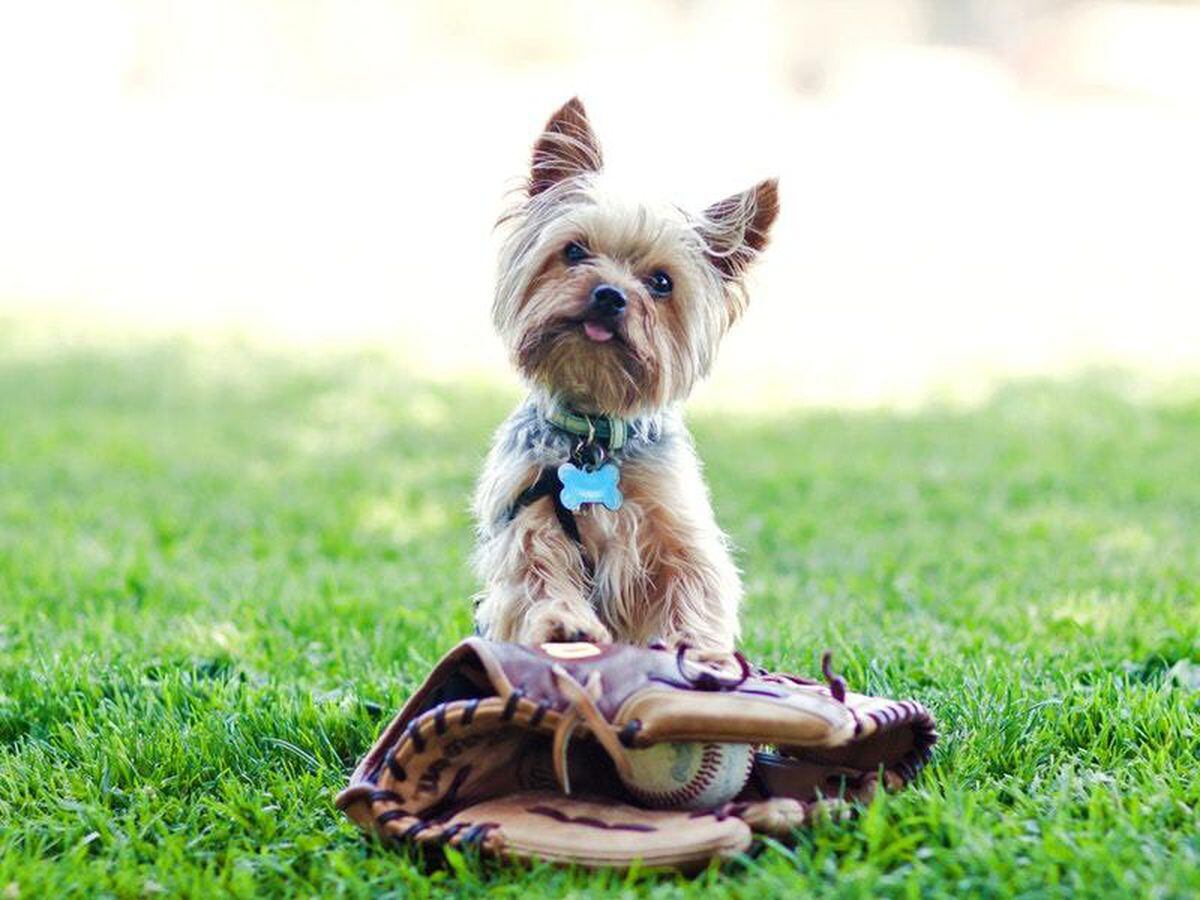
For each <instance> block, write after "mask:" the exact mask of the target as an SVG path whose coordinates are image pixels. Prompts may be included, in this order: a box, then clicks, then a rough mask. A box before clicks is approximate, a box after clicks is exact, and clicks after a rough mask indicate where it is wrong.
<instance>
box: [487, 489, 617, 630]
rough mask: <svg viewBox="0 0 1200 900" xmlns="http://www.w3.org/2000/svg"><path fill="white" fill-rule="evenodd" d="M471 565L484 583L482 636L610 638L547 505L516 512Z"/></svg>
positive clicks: (576, 557) (576, 555)
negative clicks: (590, 600)
mask: <svg viewBox="0 0 1200 900" xmlns="http://www.w3.org/2000/svg"><path fill="white" fill-rule="evenodd" d="M476 567H477V568H478V570H479V572H480V574H481V575H483V577H484V580H485V582H486V587H485V589H484V592H483V595H482V598H481V599H480V601H479V605H478V606H477V608H476V621H477V623H478V624H479V629H480V631H481V632H482V634H483V635H484V636H485V637H488V638H491V639H493V640H499V641H517V642H519V643H523V644H540V643H544V642H546V641H591V642H593V643H607V642H609V641H610V640H611V639H612V638H611V636H610V634H609V632H608V630H607V629H606V628H605V627H604V626H603V625H602V624H601V623H600V620H599V619H598V618H597V617H596V613H595V612H594V611H593V610H592V607H591V604H590V603H589V602H588V599H587V597H588V584H587V580H586V578H585V577H584V565H583V557H582V555H581V551H580V548H579V545H578V544H576V543H575V542H574V541H573V540H572V539H571V538H570V537H569V536H568V535H567V534H566V533H565V532H564V531H563V529H562V525H560V524H559V522H558V519H557V518H556V517H555V515H554V508H553V507H552V506H551V504H550V503H549V501H545V500H543V501H541V502H538V503H535V504H533V505H531V506H528V507H526V508H525V509H523V510H521V512H520V513H518V515H517V516H516V517H515V518H514V519H513V520H512V521H511V522H509V523H507V525H506V526H505V527H504V528H503V529H501V530H498V531H497V532H496V533H495V534H494V535H492V536H490V537H489V538H488V539H486V540H485V541H484V542H483V543H482V544H481V545H480V547H479V550H478V553H477V555H476Z"/></svg>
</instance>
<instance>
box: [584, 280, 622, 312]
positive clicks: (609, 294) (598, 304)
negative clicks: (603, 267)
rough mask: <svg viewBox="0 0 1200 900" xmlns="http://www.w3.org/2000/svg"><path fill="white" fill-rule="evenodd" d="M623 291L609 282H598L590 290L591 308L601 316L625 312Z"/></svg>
mask: <svg viewBox="0 0 1200 900" xmlns="http://www.w3.org/2000/svg"><path fill="white" fill-rule="evenodd" d="M625 304H626V300H625V292H624V291H622V290H621V289H620V288H617V287H613V286H612V285H611V284H600V285H597V286H596V289H595V290H593V291H592V309H593V310H594V311H595V312H597V313H599V314H600V315H602V316H619V315H621V313H623V312H625Z"/></svg>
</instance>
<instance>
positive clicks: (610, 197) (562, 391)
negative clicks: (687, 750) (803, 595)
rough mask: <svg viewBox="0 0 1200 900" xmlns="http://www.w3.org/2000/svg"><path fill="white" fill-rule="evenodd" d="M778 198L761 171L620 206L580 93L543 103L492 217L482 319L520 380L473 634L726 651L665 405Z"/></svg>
mask: <svg viewBox="0 0 1200 900" xmlns="http://www.w3.org/2000/svg"><path fill="white" fill-rule="evenodd" d="M778 211H779V201H778V194H777V189H776V181H775V180H774V179H772V180H767V181H762V182H760V183H759V184H757V185H755V186H754V187H752V188H750V189H749V190H747V191H744V192H743V193H740V194H735V195H734V196H732V197H728V198H726V199H725V200H722V201H720V202H719V203H716V204H714V205H712V206H710V207H709V208H708V209H706V210H705V211H704V212H703V213H702V214H700V215H691V214H688V213H685V212H683V211H681V210H679V209H678V208H677V207H673V206H668V207H661V208H659V207H651V206H646V205H642V204H632V203H626V202H623V201H622V200H620V199H618V198H617V197H616V196H615V195H614V194H612V193H610V191H609V190H608V189H607V188H606V186H605V185H604V183H603V180H602V178H601V154H600V146H599V144H598V143H597V141H596V136H595V134H594V133H593V131H592V127H591V124H590V123H589V122H588V118H587V115H586V113H585V112H584V108H583V104H582V103H580V102H579V100H578V99H577V98H576V99H572V100H570V101H568V102H567V103H566V105H564V106H563V107H562V108H561V109H559V110H558V112H556V113H555V114H554V115H553V116H551V118H550V121H549V122H548V123H547V124H546V128H545V131H544V133H543V134H542V135H541V137H540V138H538V140H537V142H536V144H535V145H534V148H533V162H532V167H531V172H530V176H529V180H528V183H527V185H526V186H525V188H524V190H523V191H521V192H520V195H519V199H518V201H517V203H516V205H515V206H514V207H513V208H512V209H511V210H510V211H509V212H508V213H507V214H506V215H505V216H504V217H503V218H502V219H501V223H502V224H503V225H505V226H507V233H506V236H505V239H504V242H503V245H502V247H501V250H500V266H499V276H498V281H497V286H496V296H495V303H494V306H493V310H492V315H493V318H494V320H495V325H496V328H497V330H498V332H499V334H500V336H501V338H502V339H503V341H504V342H505V344H506V346H507V348H508V350H509V352H510V354H511V357H512V360H513V362H514V364H515V365H516V367H517V369H518V371H519V372H520V374H521V375H522V377H523V379H524V380H525V381H526V382H527V383H528V385H529V388H530V394H529V396H528V398H527V399H526V400H525V402H524V403H522V404H521V405H520V406H519V407H518V408H517V410H516V411H515V412H514V413H513V414H512V415H511V416H510V417H509V418H508V420H507V421H506V422H505V423H504V424H503V426H501V428H500V430H499V432H498V433H497V435H496V439H495V443H494V444H493V446H492V448H491V452H490V453H489V455H488V458H487V463H486V465H485V468H484V470H483V475H482V477H481V478H480V480H479V485H478V489H477V491H476V495H475V504H474V507H475V516H476V519H477V524H478V546H477V548H476V553H475V565H476V569H477V571H478V574H479V576H480V578H481V579H482V581H483V582H484V589H483V591H482V592H481V594H480V595H479V597H478V598H477V600H476V624H477V627H478V629H479V632H480V633H481V634H483V635H484V636H486V637H489V638H493V639H497V640H504V641H517V642H521V643H542V642H548V641H588V642H593V643H607V642H610V641H614V640H615V641H621V642H625V643H633V644H643V645H644V644H647V643H651V642H654V641H656V640H657V641H662V642H664V643H669V644H677V643H680V642H686V643H688V644H689V645H691V646H693V647H697V648H700V649H704V650H712V651H718V652H728V651H730V650H732V649H733V647H734V644H735V642H736V640H737V637H738V606H739V604H740V602H741V595H742V587H741V581H740V578H739V576H738V570H737V567H736V566H735V565H734V562H733V559H732V557H731V555H730V550H729V544H728V540H727V539H726V537H725V535H724V533H723V532H722V531H721V530H720V529H719V528H718V527H717V524H716V521H715V520H714V518H713V512H712V505H711V503H710V502H709V496H708V490H707V487H706V485H705V483H704V480H703V478H702V477H701V474H700V463H699V460H698V459H697V457H696V454H695V451H694V449H693V446H692V440H691V436H690V435H689V433H688V431H687V429H686V427H685V426H684V424H683V420H682V417H681V414H680V411H679V405H680V403H681V402H682V401H683V400H684V399H685V398H686V397H687V396H688V394H689V393H690V392H691V390H692V387H693V385H695V384H696V382H697V381H698V380H699V379H700V378H702V377H704V376H705V375H706V374H707V373H708V371H709V368H710V367H711V365H712V362H713V357H714V356H715V354H716V350H717V345H718V343H719V342H720V340H721V337H722V336H723V335H724V334H725V332H726V330H727V329H728V328H729V326H730V325H731V324H733V322H734V321H735V320H736V319H737V318H738V317H739V316H740V315H741V313H742V311H743V310H744V309H745V307H746V302H747V297H746V292H745V289H744V286H743V281H742V279H743V276H744V274H745V272H746V269H747V267H748V266H749V265H750V263H751V262H752V261H753V260H754V258H755V257H756V256H757V255H758V253H759V251H761V250H762V249H763V247H764V246H765V245H766V243H767V233H768V230H769V229H770V227H771V224H772V222H773V221H774V220H775V216H776V214H777V213H778Z"/></svg>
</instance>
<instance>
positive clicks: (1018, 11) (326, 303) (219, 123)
mask: <svg viewBox="0 0 1200 900" xmlns="http://www.w3.org/2000/svg"><path fill="white" fill-rule="evenodd" d="M1197 48H1200V5H1198V4H1194V3H1170V2H1161V3H1153V2H1073V0H1007V2H1003V3H999V2H983V0H978V2H975V0H957V2H955V0H808V2H785V0H762V2H722V0H657V2H650V0H639V2H610V3H602V4H601V3H594V2H556V3H553V4H551V3H535V2H505V3H489V2H464V0H440V2H428V3H404V2H388V0H354V2H344V0H343V2H332V0H324V2H321V0H221V2H216V0H193V2H187V0H181V2H167V0H145V2H136V0H130V2H124V3H121V2H101V0H88V2H83V0H81V2H77V3H70V2H53V0H48V2H37V3H14V4H7V5H5V6H4V9H3V12H2V13H0V116H2V119H0V121H2V122H3V126H2V127H3V135H4V136H3V139H2V142H0V321H2V322H3V323H4V327H5V328H6V329H7V330H8V331H9V332H10V333H12V334H16V335H18V336H19V338H20V341H24V342H37V343H39V344H44V343H46V342H50V343H55V342H58V343H63V344H68V343H77V342H80V341H83V342H87V341H93V340H99V339H103V340H108V341H111V340H117V339H124V338H128V337H131V336H133V337H136V336H143V335H147V334H149V335H164V334H169V335H176V334H181V333H182V334H186V335H189V336H191V337H193V338H195V339H196V340H209V339H216V340H224V339H227V338H229V337H230V336H236V337H237V338H239V339H240V340H244V341H250V342H254V343H260V342H261V343H264V344H272V345H274V344H282V345H286V346H288V347H294V348H299V349H300V350H301V351H302V352H304V353H310V352H311V353H320V352H323V351H324V350H325V349H326V348H334V347H347V346H350V347H362V346H371V347H377V348H381V349H382V350H383V351H384V352H385V353H387V354H389V355H392V356H394V357H395V358H396V359H397V360H399V361H400V362H401V363H402V364H403V365H404V366H406V367H410V368H411V369H413V370H414V371H419V372H421V373H422V374H423V375H427V376H430V377H434V378H443V377H444V378H447V379H457V378H466V377H471V378H482V379H487V380H489V381H492V380H494V381H496V382H498V383H505V384H507V383H514V384H515V379H514V378H513V376H512V374H511V373H510V372H509V371H508V369H507V366H506V365H505V362H504V359H503V355H502V352H501V349H500V347H499V345H498V343H497V342H496V341H495V340H494V339H493V338H492V336H491V333H490V323H489V321H488V307H489V304H490V297H491V282H492V275H493V268H492V267H493V250H494V245H495V236H494V234H493V223H494V221H495V219H496V216H497V214H498V212H499V211H500V210H501V208H502V205H503V198H504V193H505V191H506V190H509V189H511V188H512V187H513V186H514V185H515V184H517V183H518V182H519V179H520V177H521V176H522V175H523V174H524V168H525V164H526V160H527V156H528V151H529V147H530V145H531V142H532V140H533V138H534V137H535V135H536V133H537V131H538V130H539V128H540V126H541V124H542V123H543V121H544V120H545V118H546V117H547V115H548V114H549V113H550V112H551V111H552V110H553V109H554V108H555V107H556V106H557V105H558V104H560V103H561V102H562V101H563V100H565V99H566V98H568V97H569V96H571V95H572V94H579V95H580V96H581V97H582V98H583V99H584V101H585V103H586V104H587V106H588V108H589V110H590V112H591V114H592V118H593V121H594V123H595V125H596V127H597V130H598V131H599V134H600V136H601V139H602V141H603V142H604V144H605V148H606V152H607V158H608V161H609V164H610V169H611V171H612V172H613V173H614V174H617V175H619V176H621V177H623V178H626V179H628V180H632V181H634V182H635V183H636V184H638V185H640V186H644V187H645V189H646V190H647V191H648V192H652V193H653V194H655V195H661V196H664V197H667V198H671V199H673V200H677V201H679V202H681V203H684V204H686V205H693V206H697V207H698V206H701V205H703V204H706V203H708V202H711V201H713V200H715V199H718V198H720V197H722V196H725V195H726V194H729V193H731V192H733V191H735V190H739V189H741V188H743V187H745V186H747V185H749V184H750V183H752V182H753V181H755V180H756V179H758V178H761V177H764V176H767V175H772V174H777V175H779V176H780V177H781V179H782V190H783V214H782V217H781V219H780V221H779V224H778V227H777V231H776V233H775V239H774V244H773V246H772V248H771V250H770V253H769V255H768V256H767V257H766V258H765V259H764V263H763V265H762V266H761V267H760V268H759V269H758V271H757V272H756V274H755V279H754V292H753V295H752V296H753V304H752V310H751V314H750V315H749V316H748V317H747V318H746V320H745V321H744V322H743V323H742V324H741V325H740V326H739V328H738V329H737V330H736V332H735V333H734V334H733V335H732V336H731V338H730V339H729V341H728V342H727V345H726V347H725V352H724V358H723V359H722V361H721V363H720V364H719V366H718V368H717V373H716V375H715V377H714V379H713V381H712V382H711V383H710V384H709V385H706V386H705V388H704V389H703V391H702V393H701V397H700V401H699V402H701V403H702V404H710V405H711V404H717V405H722V404H727V403H733V402H736V403H737V404H739V405H747V404H749V405H754V404H757V403H771V404H777V403H780V402H784V403H796V404H811V403H816V404H838V405H843V404H844V405H876V404H901V405H903V404H909V403H914V402H920V401H921V400H923V399H925V398H928V397H929V396H931V395H937V396H942V397H944V396H947V395H949V396H953V397H970V396H972V395H973V394H975V393H977V392H979V391H980V390H982V389H985V388H987V387H988V386H989V385H992V384H994V383H995V381H996V379H998V378H1002V377H1005V376H1010V375H1014V374H1029V373H1053V374H1061V373H1064V372H1070V371H1073V370H1078V369H1080V368H1083V367H1091V366H1097V365H1100V366H1112V365H1115V366H1119V367H1122V368H1132V369H1135V370H1137V371H1138V372H1142V373H1145V374H1147V375H1149V376H1153V377H1166V378H1174V377H1176V376H1178V375H1179V374H1180V373H1187V372H1189V371H1190V370H1191V368H1192V367H1194V366H1195V364H1196V362H1197V356H1196V349H1197V347H1198V346H1200V268H1198V266H1197V236H1198V223H1197V215H1198V213H1197V210H1200V177H1198V172H1197V160H1200V52H1198V51H1197ZM20 341H18V342H17V343H19V342H20ZM15 346H17V344H16V343H13V342H11V341H10V342H9V347H10V350H11V349H12V348H13V347H15Z"/></svg>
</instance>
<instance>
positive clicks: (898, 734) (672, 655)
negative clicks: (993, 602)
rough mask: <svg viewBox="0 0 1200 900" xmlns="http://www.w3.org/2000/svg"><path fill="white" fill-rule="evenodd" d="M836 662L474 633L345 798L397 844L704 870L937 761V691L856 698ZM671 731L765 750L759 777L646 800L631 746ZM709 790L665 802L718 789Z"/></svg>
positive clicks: (683, 737)
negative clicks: (819, 672) (785, 670)
mask: <svg viewBox="0 0 1200 900" xmlns="http://www.w3.org/2000/svg"><path fill="white" fill-rule="evenodd" d="M731 666H736V667H737V669H739V671H737V672H736V673H733V672H732V671H731ZM824 668H825V674H826V676H827V681H826V682H825V683H819V682H815V681H810V680H807V679H804V678H798V677H796V676H792V675H779V674H772V673H769V672H767V671H765V670H763V669H759V668H753V667H751V666H750V665H749V664H747V663H746V661H745V660H744V659H743V658H742V657H741V656H740V655H738V656H735V657H734V658H733V662H732V663H730V662H728V661H727V662H726V663H725V664H724V665H723V666H720V665H717V664H714V663H712V662H711V661H710V662H706V661H703V660H702V659H698V658H697V657H696V656H695V655H694V654H690V653H689V652H688V651H687V649H686V648H684V647H680V648H677V649H676V650H668V649H666V648H662V647H658V648H638V647H630V646H625V645H618V644H613V645H608V646H603V645H593V644H543V645H541V646H540V647H528V646H521V645H516V644H502V643H496V642H492V641H487V640H484V639H482V638H477V637H476V638H469V639H468V640H465V641H463V642H462V643H461V644H459V645H458V646H457V647H455V648H454V649H453V650H451V651H450V653H448V654H447V655H446V656H445V657H444V658H443V659H442V660H441V662H440V663H438V665H437V666H436V667H435V668H434V670H433V672H432V673H431V674H430V676H429V677H428V678H427V679H426V681H425V683H424V684H423V685H422V686H421V687H420V689H419V690H418V691H417V692H416V693H415V694H414V695H413V696H412V697H411V698H410V699H409V701H408V702H407V703H406V704H405V705H404V708H403V709H402V710H401V711H400V714H399V715H398V716H397V717H396V718H395V719H394V720H393V721H392V723H391V724H390V725H388V727H387V728H386V729H385V730H384V732H383V734H382V735H380V737H379V740H378V741H376V743H375V746H374V747H372V748H371V750H370V752H369V753H368V754H367V755H366V756H365V757H364V758H363V760H362V761H361V762H360V763H359V765H358V767H357V768H356V769H355V771H354V774H353V775H352V776H351V779H350V786H349V787H348V788H346V789H345V790H344V791H342V793H341V794H340V795H339V796H338V799H337V805H338V807H339V808H341V809H342V810H344V811H345V812H346V814H347V815H349V816H350V818H352V819H353V820H354V821H355V822H357V823H358V824H359V825H360V826H361V827H362V828H364V829H365V830H367V831H374V832H375V833H376V834H378V835H379V836H380V837H382V838H384V839H385V840H388V841H394V842H399V843H407V842H412V843H414V844H417V845H429V844H449V845H451V846H472V845H473V846H477V847H479V848H480V849H481V850H482V851H483V852H484V853H485V854H490V855H497V856H503V857H509V858H519V859H541V860H548V861H552V862H560V863H572V864H577V865H582V866H590V867H600V866H613V867H629V866H631V865H634V864H637V865H639V866H641V867H644V868H665V869H678V870H681V871H692V870H695V869H698V868H702V867H704V866H705V865H707V864H708V863H709V861H710V860H713V859H723V858H729V857H732V856H736V855H738V854H740V853H742V852H744V851H746V850H747V849H748V848H749V847H750V845H751V841H752V838H753V835H754V833H760V834H766V835H770V836H772V837H776V838H780V839H787V838H788V837H789V836H791V835H793V834H794V832H795V829H796V828H798V827H799V826H802V825H804V824H805V823H806V822H808V821H810V820H811V818H812V817H813V815H814V814H815V813H817V812H818V810H821V809H828V810H832V811H838V810H845V809H849V808H850V804H851V802H852V801H865V800H868V799H869V798H870V797H871V796H872V795H873V794H874V792H875V790H876V789H877V787H878V786H879V784H880V783H882V784H883V785H884V787H885V788H888V789H898V788H900V787H903V786H904V785H905V784H907V783H908V782H909V781H910V780H911V779H912V778H913V777H914V776H915V775H916V773H917V772H918V770H920V769H921V767H922V766H923V765H924V764H925V762H926V761H927V760H928V758H929V755H930V748H931V747H932V746H933V744H934V742H935V741H936V740H937V735H936V732H935V731H934V723H933V719H932V718H931V717H930V715H929V713H928V712H926V711H925V709H924V708H923V707H922V706H921V705H920V704H918V703H915V702H913V701H911V700H909V701H902V702H896V701H892V700H881V699H878V698H873V697H867V696H863V695H861V694H854V693H849V692H847V691H846V689H845V685H844V683H843V682H842V681H841V679H840V678H837V677H836V676H833V675H832V674H831V673H830V672H829V670H828V659H826V662H825V666H824ZM663 742H671V743H672V744H675V745H683V744H684V743H691V742H696V744H699V745H701V746H703V747H713V746H718V747H719V746H727V745H731V744H733V745H751V746H750V748H749V749H746V748H742V751H743V757H742V758H744V759H746V760H747V763H746V765H747V766H748V767H749V776H748V778H747V779H746V780H745V784H744V787H741V789H740V791H736V795H735V796H733V798H732V799H730V800H727V801H723V802H720V803H719V804H717V805H714V806H713V808H708V809H704V808H701V809H698V810H697V809H683V808H666V809H663V808H646V806H645V805H644V801H646V799H647V797H646V794H645V793H644V792H638V791H637V790H631V787H630V786H631V785H632V786H634V787H636V786H637V785H636V782H637V773H635V772H634V771H633V763H632V761H631V759H632V758H633V757H635V756H637V754H638V753H639V752H641V751H640V750H639V748H647V747H651V746H654V745H658V744H660V743H663ZM768 747H770V748H773V751H772V752H767V750H766V748H768ZM740 774H741V775H742V777H745V775H744V770H743V772H742V773H740ZM737 784H738V785H741V784H742V782H741V781H740V780H739V781H738V782H737ZM694 787H695V784H692V785H690V786H689V787H688V788H685V789H684V791H683V794H678V795H672V796H670V797H667V798H666V799H667V803H666V804H665V805H668V806H675V807H679V806H686V805H688V804H687V801H688V800H689V799H692V800H694V799H696V798H697V797H703V796H705V795H704V794H703V793H700V794H696V793H694V792H693V793H691V794H688V793H687V791H688V790H689V789H691V788H694ZM735 788H736V786H735ZM635 798H637V799H635ZM653 799H654V798H653V797H652V798H651V800H653ZM655 805H663V804H655Z"/></svg>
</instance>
